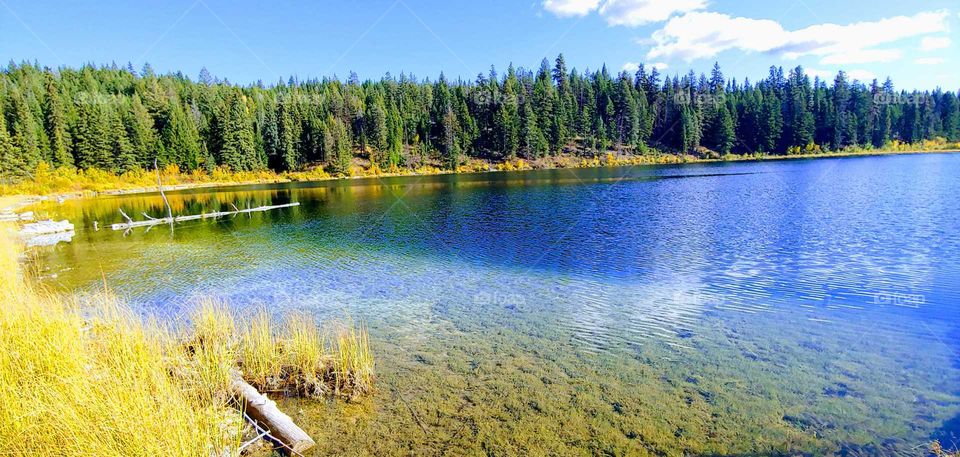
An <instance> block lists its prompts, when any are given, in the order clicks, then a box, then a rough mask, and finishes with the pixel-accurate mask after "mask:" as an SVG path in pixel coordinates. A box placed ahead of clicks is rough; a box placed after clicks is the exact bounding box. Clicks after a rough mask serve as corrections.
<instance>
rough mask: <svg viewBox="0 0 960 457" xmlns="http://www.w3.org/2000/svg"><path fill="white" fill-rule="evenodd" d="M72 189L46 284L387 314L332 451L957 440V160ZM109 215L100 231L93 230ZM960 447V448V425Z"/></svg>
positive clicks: (894, 447)
mask: <svg viewBox="0 0 960 457" xmlns="http://www.w3.org/2000/svg"><path fill="white" fill-rule="evenodd" d="M170 198H171V202H172V204H173V207H174V211H175V212H176V213H179V214H192V213H197V212H201V211H211V210H218V209H229V205H230V204H236V205H237V206H239V207H246V206H256V205H261V204H279V203H286V202H291V201H298V202H300V203H301V205H300V206H299V207H296V208H290V209H283V210H277V211H273V212H269V213H259V214H253V215H251V216H249V217H248V216H238V217H233V218H224V219H220V220H207V221H195V222H189V223H183V224H179V225H177V226H176V227H175V229H174V230H173V231H172V232H171V229H170V228H169V227H166V226H160V227H155V228H153V229H152V230H150V231H146V230H144V229H137V230H134V231H132V232H130V233H128V234H126V235H124V234H123V233H122V232H114V231H110V230H109V229H107V230H104V229H103V226H105V225H107V224H110V223H115V222H121V217H120V214H119V212H118V210H117V208H118V207H122V208H123V209H124V210H125V211H126V212H127V213H128V214H131V215H134V214H137V215H139V214H140V213H141V212H146V213H148V214H153V215H159V214H162V213H163V212H164V211H163V209H162V201H161V200H160V197H159V196H158V195H137V196H126V197H105V198H97V199H91V200H82V201H68V202H66V203H64V204H62V205H57V204H49V205H47V206H46V207H45V208H43V210H45V211H48V212H50V213H53V214H56V215H58V216H63V217H67V218H69V219H71V220H72V221H73V222H74V223H75V224H77V225H78V232H77V236H75V237H74V239H73V240H72V241H71V242H70V243H61V244H59V245H58V246H56V247H53V248H45V249H44V250H43V251H42V252H43V254H42V257H41V259H42V262H43V264H44V265H46V271H45V272H44V273H45V274H46V280H47V281H48V282H49V283H51V284H54V285H56V286H57V287H61V288H63V289H66V290H75V291H82V290H84V289H87V288H91V287H97V286H98V285H99V284H101V283H102V281H103V280H104V279H105V280H106V282H107V283H108V284H109V285H110V287H112V288H113V289H115V290H117V291H119V292H120V293H121V294H123V295H124V296H126V297H128V298H129V299H130V301H131V302H132V303H134V304H135V306H137V307H138V309H141V310H143V311H144V312H146V313H151V314H159V315H162V316H168V317H170V318H177V317H180V316H183V315H184V314H185V313H186V312H187V311H188V310H189V308H190V307H191V306H192V304H193V303H194V302H193V300H195V299H196V297H200V296H210V295H213V296H217V297H222V298H224V299H226V300H227V301H228V302H229V303H231V304H232V305H233V306H235V307H237V308H242V309H250V308H256V307H266V308H267V309H269V310H271V311H273V312H275V313H277V314H278V315H282V314H283V313H285V312H289V311H291V310H301V311H307V312H311V313H314V314H315V315H316V316H317V318H318V319H319V320H329V319H343V318H344V317H345V316H349V317H350V318H352V319H354V320H362V321H364V322H365V323H366V324H367V325H368V326H369V330H370V334H371V339H372V340H373V345H374V352H375V356H376V357H377V371H378V390H377V393H376V394H374V395H373V396H372V397H371V398H368V399H366V400H364V401H361V402H359V403H352V404H344V403H342V402H330V403H320V404H317V403H314V402H302V401H297V400H292V399H291V400H287V401H286V402H285V405H286V407H287V408H290V409H291V410H292V411H294V415H295V418H296V419H297V420H298V421H299V422H302V423H304V424H305V427H306V428H307V429H308V431H310V432H311V433H313V434H314V435H316V436H317V437H318V438H319V439H318V441H319V442H320V443H321V445H320V447H319V450H318V455H326V454H343V455H356V454H384V453H390V454H441V453H453V454H487V455H512V454H527V453H533V454H545V453H549V454H562V455H570V454H573V455H579V454H586V455H589V454H609V455H627V454H630V455H644V454H651V455H767V454H776V453H783V454H793V453H807V454H814V455H821V454H830V453H841V454H844V455H923V454H924V452H925V446H926V445H927V444H929V442H930V441H931V440H932V439H940V440H941V441H943V442H945V443H950V442H952V440H955V439H957V438H956V437H955V434H957V431H958V429H960V425H958V422H960V419H958V417H960V416H958V414H960V384H958V381H960V361H958V360H960V358H958V357H960V352H958V351H960V346H958V343H957V338H956V335H957V325H958V323H960V155H950V154H931V155H913V156H885V157H861V158H843V159H818V160H797V161H782V162H757V163H732V164H703V165H683V166H661V167H624V168H607V169H584V170H550V171H527V172H508V173H487V174H477V175H451V176H431V177H407V178H385V179H365V180H347V181H333V182H322V183H310V184H286V185H269V186H245V187H236V188H229V189H218V190H196V191H188V192H178V193H174V194H172V195H170ZM94 221H98V222H99V224H100V226H101V230H100V231H94V230H93V222H94ZM958 441H960V440H958Z"/></svg>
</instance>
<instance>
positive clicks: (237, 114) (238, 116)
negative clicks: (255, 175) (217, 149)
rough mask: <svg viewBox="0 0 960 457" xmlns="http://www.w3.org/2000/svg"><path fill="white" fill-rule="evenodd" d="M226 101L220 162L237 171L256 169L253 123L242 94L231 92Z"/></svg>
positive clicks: (257, 165)
mask: <svg viewBox="0 0 960 457" xmlns="http://www.w3.org/2000/svg"><path fill="white" fill-rule="evenodd" d="M228 103H229V108H228V111H227V120H226V125H225V126H224V138H223V149H222V151H221V159H220V160H221V164H222V165H224V166H226V167H229V168H230V169H232V170H237V171H239V170H256V169H258V168H259V163H258V162H259V161H258V160H257V158H256V157H257V156H256V148H255V142H254V134H253V124H252V122H251V121H250V118H249V115H248V114H247V106H246V103H245V101H244V98H243V95H242V94H240V93H231V94H230V95H229V96H228Z"/></svg>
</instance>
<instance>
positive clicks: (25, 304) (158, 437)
mask: <svg viewBox="0 0 960 457" xmlns="http://www.w3.org/2000/svg"><path fill="white" fill-rule="evenodd" d="M9 231H10V227H9V226H6V225H3V224H0V456H4V455H54V454H55V455H64V456H90V455H110V456H113V455H129V456H141V455H142V456H156V455H168V456H199V455H214V454H216V455H223V453H224V452H230V453H236V450H237V449H238V447H239V445H240V442H241V438H242V432H243V422H242V420H241V419H240V415H239V414H238V413H237V411H236V410H235V409H234V408H233V406H232V403H231V402H232V400H231V398H230V396H229V394H228V391H229V390H228V386H229V379H230V375H231V372H232V371H233V370H236V369H237V367H238V366H239V367H241V368H242V369H244V370H246V371H248V373H249V374H247V375H246V376H245V377H247V378H250V376H253V377H255V378H257V379H252V378H251V379H248V381H249V382H251V383H252V384H256V382H257V381H258V380H263V381H264V382H265V383H266V382H267V380H269V379H278V380H284V379H286V380H294V382H293V383H292V384H283V385H281V387H282V388H284V389H289V390H296V391H299V392H301V393H304V392H306V393H309V394H310V395H323V394H327V393H334V392H335V393H339V394H341V395H355V394H358V393H362V392H366V391H368V390H369V388H370V382H372V376H373V360H372V358H371V357H370V351H369V347H368V344H369V342H368V341H367V338H366V333H365V332H364V331H363V330H362V329H361V330H359V331H356V330H350V332H349V333H347V334H343V335H341V334H338V337H337V338H335V341H337V343H336V344H334V345H332V346H331V348H330V349H329V350H328V349H327V348H326V346H325V344H324V339H323V337H322V334H321V332H320V330H319V329H318V328H317V326H316V325H315V324H314V323H313V322H312V321H310V320H308V319H306V318H304V317H302V316H295V317H291V318H289V319H288V320H287V324H286V327H285V329H284V331H283V332H282V334H281V335H280V336H277V335H274V334H273V333H272V324H271V321H270V318H269V317H268V315H267V314H266V313H261V314H260V315H258V316H256V317H255V318H254V319H252V320H251V321H250V322H249V323H248V324H246V325H238V324H237V323H236V320H235V318H234V316H233V315H232V314H231V313H230V312H229V311H228V309H227V308H226V306H225V305H223V304H221V303H217V302H214V301H205V302H203V303H201V304H200V306H199V307H198V308H197V310H196V311H195V312H194V314H193V315H192V316H191V321H192V326H191V328H190V329H180V330H177V331H173V330H170V329H167V328H166V327H164V326H162V325H159V324H158V323H156V322H153V321H148V322H144V321H143V320H142V319H140V318H139V317H138V316H136V315H134V314H133V313H131V312H130V311H129V309H128V308H126V307H125V306H124V305H123V304H122V303H120V302H119V301H118V300H117V299H116V298H115V297H113V296H112V295H111V294H110V293H108V292H102V293H98V294H94V295H92V296H86V297H84V299H83V302H82V303H81V302H79V301H78V300H75V299H68V298H65V297H62V296H58V295H55V294H51V293H48V292H46V291H44V290H42V289H41V288H38V287H37V286H35V285H34V284H32V283H31V281H29V279H28V277H29V275H25V274H23V273H22V269H21V268H20V262H19V259H20V256H21V255H22V250H21V247H20V246H19V245H18V244H17V243H16V242H14V241H12V240H13V239H14V238H13V236H12V235H11V234H10V233H9ZM238 327H242V328H241V329H240V330H238ZM185 334H186V335H189V337H187V338H184V337H183V335H185ZM334 367H335V368H334ZM334 371H335V372H336V375H335V376H334V375H333V374H332V373H333V372H334ZM331 378H335V379H336V382H335V383H334V384H330V379H331ZM359 381H362V382H359Z"/></svg>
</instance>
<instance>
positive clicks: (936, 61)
mask: <svg viewBox="0 0 960 457" xmlns="http://www.w3.org/2000/svg"><path fill="white" fill-rule="evenodd" d="M913 62H914V63H915V64H917V65H940V64H942V63H943V62H945V60H944V59H943V58H942V57H921V58H919V59H917V60H914V61H913Z"/></svg>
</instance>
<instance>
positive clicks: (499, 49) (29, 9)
mask: <svg viewBox="0 0 960 457" xmlns="http://www.w3.org/2000/svg"><path fill="white" fill-rule="evenodd" d="M958 30H960V3H958V2H957V1H956V0H929V1H904V0H869V1H861V0H784V1H772V0H771V1H760V0H740V1H726V0H669V1H662V0H520V1H505V0H487V1H483V2H450V1H428V0H372V1H319V2H293V1H283V0H281V1H275V2H269V3H268V2H253V1H247V0H237V1H220V0H168V1H145V2H127V1H117V0H98V1H85V0H77V1H37V0H0V57H7V58H8V59H11V60H13V61H15V62H21V61H24V60H27V61H31V62H34V61H36V62H39V63H40V64H41V65H44V66H50V67H60V66H69V67H77V66H80V65H82V64H85V63H95V64H110V63H112V62H116V63H117V64H118V65H126V63H127V62H131V63H132V64H133V66H134V68H135V69H138V70H139V69H140V68H142V66H143V65H144V63H146V62H149V63H150V65H151V66H152V67H153V68H154V70H155V71H157V72H159V73H166V72H176V71H182V72H183V73H184V74H186V75H188V76H190V77H191V78H194V79H196V77H197V75H198V74H199V73H200V70H201V69H202V68H204V67H205V68H207V69H208V71H209V72H210V73H211V74H213V75H214V76H216V77H218V78H221V79H227V80H229V81H231V82H233V83H239V84H250V83H255V82H257V81H263V82H264V83H265V84H271V83H273V82H276V81H279V80H281V79H283V80H286V79H287V78H289V77H290V76H295V77H297V78H299V79H308V78H322V77H332V76H336V77H339V78H341V79H345V78H346V77H347V76H348V75H349V73H350V72H351V71H354V72H356V73H357V74H358V75H359V77H360V78H361V79H379V78H380V77H382V76H383V75H384V74H386V73H387V72H390V73H391V74H392V75H394V76H398V75H399V74H400V73H401V72H404V73H407V74H408V75H409V74H413V75H414V76H416V77H417V78H426V77H429V78H430V79H436V78H437V76H438V75H439V74H440V73H441V72H444V74H445V75H446V76H447V78H448V79H458V78H463V79H469V80H472V79H474V78H476V76H477V74H478V73H484V74H486V73H488V72H489V70H490V66H491V65H495V66H496V68H497V70H498V71H499V72H500V74H503V72H504V71H505V69H506V67H507V65H508V64H509V63H511V62H512V63H514V64H515V65H516V66H517V67H525V68H534V69H535V68H538V67H539V65H540V61H541V60H542V59H543V58H545V57H546V58H548V59H550V61H551V64H552V62H553V60H554V59H555V58H556V56H557V54H559V53H563V54H564V56H565V58H566V62H567V65H568V67H571V68H577V69H579V70H581V71H582V70H585V69H591V70H593V69H597V68H600V66H601V65H604V64H606V65H607V67H608V68H609V69H610V71H611V72H612V73H616V72H619V71H620V70H622V69H625V70H629V71H631V72H632V71H634V70H635V69H636V67H637V65H639V64H644V65H646V66H647V67H648V68H649V67H651V66H656V67H657V68H659V69H660V71H661V72H663V73H667V74H669V75H673V74H684V73H686V72H688V71H689V70H691V69H692V70H694V71H696V72H698V73H699V72H709V70H710V68H711V67H712V66H713V63H714V62H719V63H720V66H721V67H722V69H723V71H724V74H725V75H726V76H727V77H736V78H737V79H738V80H742V79H743V78H744V77H749V78H750V79H752V80H756V79H759V78H762V77H764V76H765V75H766V74H767V72H768V70H767V69H768V68H769V67H770V65H777V66H783V67H784V68H785V69H789V68H793V67H795V66H797V65H802V66H803V67H804V68H805V69H806V72H807V73H808V74H810V75H812V76H813V75H819V76H821V77H829V78H832V75H833V74H834V73H836V71H838V70H844V71H846V72H847V73H848V75H850V76H851V78H856V79H860V80H862V81H869V80H872V79H873V78H874V77H876V78H880V79H881V80H882V79H884V78H886V77H887V76H889V77H891V78H893V81H894V83H895V85H896V87H897V88H903V89H933V88H935V87H942V88H943V89H945V90H957V89H958V88H960V58H958V57H960V52H958V50H960V34H958V32H957V31H958Z"/></svg>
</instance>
